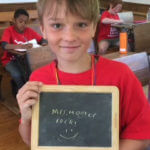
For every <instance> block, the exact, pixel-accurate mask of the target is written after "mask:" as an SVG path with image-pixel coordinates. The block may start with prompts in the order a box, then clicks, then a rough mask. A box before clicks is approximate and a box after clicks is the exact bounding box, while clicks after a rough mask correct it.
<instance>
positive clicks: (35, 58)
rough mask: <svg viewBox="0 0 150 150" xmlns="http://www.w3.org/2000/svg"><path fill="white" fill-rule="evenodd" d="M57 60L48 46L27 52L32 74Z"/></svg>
mask: <svg viewBox="0 0 150 150" xmlns="http://www.w3.org/2000/svg"><path fill="white" fill-rule="evenodd" d="M55 58H56V57H55V55H54V54H53V53H52V51H51V50H50V48H49V47H48V46H42V47H38V48H32V49H30V50H27V62H28V65H29V68H30V71H31V72H32V71H34V70H35V69H37V68H40V67H42V66H44V65H46V64H49V63H50V62H51V61H53V60H54V59H55Z"/></svg>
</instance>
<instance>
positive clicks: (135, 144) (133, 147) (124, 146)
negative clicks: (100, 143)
mask: <svg viewBox="0 0 150 150" xmlns="http://www.w3.org/2000/svg"><path fill="white" fill-rule="evenodd" d="M148 146H150V140H125V139H124V140H120V144H119V150H146V148H147V147H148Z"/></svg>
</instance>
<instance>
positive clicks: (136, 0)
mask: <svg viewBox="0 0 150 150" xmlns="http://www.w3.org/2000/svg"><path fill="white" fill-rule="evenodd" d="M123 1H124V2H129V3H139V4H146V5H150V0H123Z"/></svg>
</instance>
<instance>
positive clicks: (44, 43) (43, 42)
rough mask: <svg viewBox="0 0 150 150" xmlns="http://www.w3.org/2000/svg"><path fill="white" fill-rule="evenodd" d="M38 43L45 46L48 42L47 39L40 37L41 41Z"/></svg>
mask: <svg viewBox="0 0 150 150" xmlns="http://www.w3.org/2000/svg"><path fill="white" fill-rule="evenodd" d="M39 44H40V45H42V46H46V45H47V44H48V41H47V40H46V39H44V38H42V39H41V41H40V42H39Z"/></svg>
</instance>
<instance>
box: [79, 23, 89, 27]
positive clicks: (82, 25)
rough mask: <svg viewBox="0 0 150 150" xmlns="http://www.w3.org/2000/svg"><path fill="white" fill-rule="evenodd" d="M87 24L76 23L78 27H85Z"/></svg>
mask: <svg viewBox="0 0 150 150" xmlns="http://www.w3.org/2000/svg"><path fill="white" fill-rule="evenodd" d="M87 26H88V24H87V23H82V22H80V23H78V27H80V28H85V27H87Z"/></svg>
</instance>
